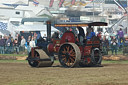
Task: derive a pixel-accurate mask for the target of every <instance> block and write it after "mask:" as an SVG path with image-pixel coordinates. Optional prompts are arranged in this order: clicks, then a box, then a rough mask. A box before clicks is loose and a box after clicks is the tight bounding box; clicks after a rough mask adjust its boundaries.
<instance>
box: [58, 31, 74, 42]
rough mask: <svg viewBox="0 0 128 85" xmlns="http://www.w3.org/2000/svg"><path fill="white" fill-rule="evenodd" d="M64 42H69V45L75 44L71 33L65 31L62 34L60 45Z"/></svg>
mask: <svg viewBox="0 0 128 85" xmlns="http://www.w3.org/2000/svg"><path fill="white" fill-rule="evenodd" d="M65 42H71V43H75V42H76V38H75V35H74V33H73V32H71V31H67V32H65V33H64V34H63V36H62V38H61V41H60V43H61V44H63V43H65Z"/></svg>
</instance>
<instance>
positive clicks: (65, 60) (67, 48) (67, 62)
mask: <svg viewBox="0 0 128 85" xmlns="http://www.w3.org/2000/svg"><path fill="white" fill-rule="evenodd" d="M58 58H59V61H60V64H61V65H62V66H64V67H69V68H71V67H76V66H79V61H80V59H81V53H80V49H79V47H78V46H77V45H76V44H74V43H67V44H63V45H62V46H61V47H60V50H59V55H58Z"/></svg>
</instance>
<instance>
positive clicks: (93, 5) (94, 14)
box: [93, 0, 95, 22]
mask: <svg viewBox="0 0 128 85" xmlns="http://www.w3.org/2000/svg"><path fill="white" fill-rule="evenodd" d="M94 16H95V14H94V0H93V22H94Z"/></svg>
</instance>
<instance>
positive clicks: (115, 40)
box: [111, 36, 118, 55]
mask: <svg viewBox="0 0 128 85" xmlns="http://www.w3.org/2000/svg"><path fill="white" fill-rule="evenodd" d="M117 45H118V41H117V39H116V37H115V36H113V38H112V40H111V50H112V55H113V52H114V51H115V54H116V55H117Z"/></svg>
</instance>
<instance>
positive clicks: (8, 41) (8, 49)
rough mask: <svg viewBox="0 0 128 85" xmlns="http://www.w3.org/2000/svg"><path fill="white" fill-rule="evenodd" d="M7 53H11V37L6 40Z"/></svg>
mask: <svg viewBox="0 0 128 85" xmlns="http://www.w3.org/2000/svg"><path fill="white" fill-rule="evenodd" d="M6 52H7V54H8V53H11V39H10V38H9V37H7V40H6Z"/></svg>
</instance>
